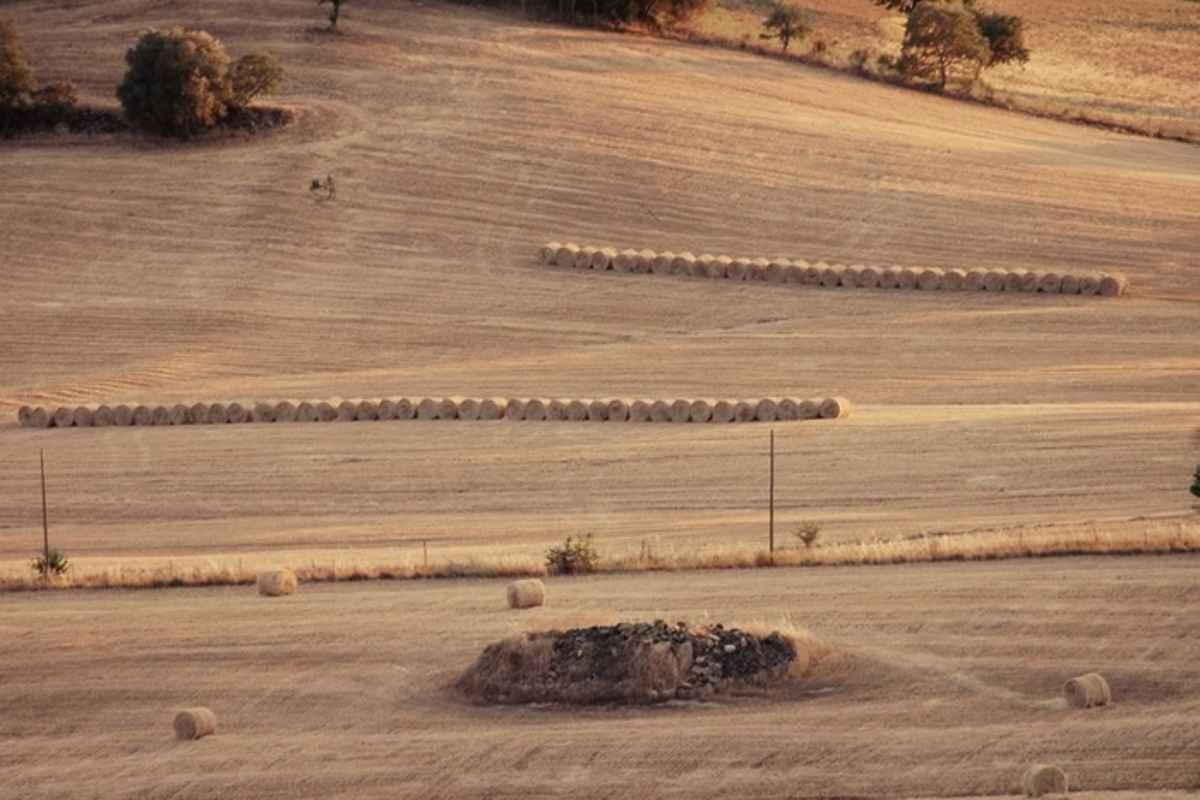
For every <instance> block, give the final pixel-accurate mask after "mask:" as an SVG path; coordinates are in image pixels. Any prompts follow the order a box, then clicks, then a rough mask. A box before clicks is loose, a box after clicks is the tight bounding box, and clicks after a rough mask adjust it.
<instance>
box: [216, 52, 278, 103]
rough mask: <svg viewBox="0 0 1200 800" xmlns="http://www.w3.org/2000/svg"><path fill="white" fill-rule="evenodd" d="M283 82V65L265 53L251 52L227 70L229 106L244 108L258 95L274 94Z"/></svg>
mask: <svg viewBox="0 0 1200 800" xmlns="http://www.w3.org/2000/svg"><path fill="white" fill-rule="evenodd" d="M281 83H283V67H281V66H279V60H278V59H276V58H275V57H274V56H272V55H268V54H266V53H251V54H250V55H248V56H242V57H241V58H239V59H238V60H237V61H235V62H234V64H233V68H232V69H230V70H229V100H228V102H229V106H230V107H231V108H244V107H245V106H247V105H249V104H250V101H251V100H253V99H254V98H255V97H258V96H259V95H266V94H274V93H275V92H276V91H278V90H279V85H280V84H281Z"/></svg>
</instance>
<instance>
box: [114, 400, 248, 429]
mask: <svg viewBox="0 0 1200 800" xmlns="http://www.w3.org/2000/svg"><path fill="white" fill-rule="evenodd" d="M115 411H116V409H114V416H115ZM227 411H228V409H227V408H226V406H225V404H224V403H210V404H209V406H208V421H209V424H211V425H224V424H225V423H227V422H229V418H228V416H227ZM117 424H118V425H119V424H120V423H119V422H118V423H117Z"/></svg>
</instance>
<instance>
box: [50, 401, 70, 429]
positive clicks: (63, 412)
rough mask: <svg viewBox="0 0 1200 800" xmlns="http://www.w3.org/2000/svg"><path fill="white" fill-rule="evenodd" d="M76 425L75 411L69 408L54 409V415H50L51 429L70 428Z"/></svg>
mask: <svg viewBox="0 0 1200 800" xmlns="http://www.w3.org/2000/svg"><path fill="white" fill-rule="evenodd" d="M74 424H75V409H73V408H68V407H67V406H59V407H58V408H56V409H54V413H53V414H51V415H50V427H52V428H70V427H71V426H72V425H74Z"/></svg>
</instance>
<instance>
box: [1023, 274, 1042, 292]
mask: <svg viewBox="0 0 1200 800" xmlns="http://www.w3.org/2000/svg"><path fill="white" fill-rule="evenodd" d="M1041 282H1042V273H1040V272H1038V271H1037V270H1036V269H1027V270H1025V271H1024V272H1023V273H1021V291H1022V292H1029V293H1030V294H1032V293H1033V292H1036V291H1037V290H1038V285H1039V284H1041Z"/></svg>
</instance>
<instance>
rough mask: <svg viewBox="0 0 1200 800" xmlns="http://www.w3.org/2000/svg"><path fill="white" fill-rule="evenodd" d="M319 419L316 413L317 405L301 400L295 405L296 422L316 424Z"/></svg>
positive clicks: (319, 416)
mask: <svg viewBox="0 0 1200 800" xmlns="http://www.w3.org/2000/svg"><path fill="white" fill-rule="evenodd" d="M320 418H321V415H320V414H319V413H318V412H317V404H316V403H311V402H309V401H308V400H302V401H301V402H299V403H297V404H296V416H295V421H296V422H316V421H317V420H319V419H320Z"/></svg>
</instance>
